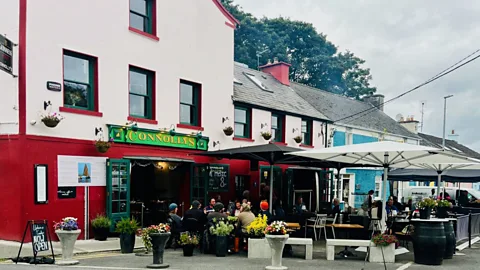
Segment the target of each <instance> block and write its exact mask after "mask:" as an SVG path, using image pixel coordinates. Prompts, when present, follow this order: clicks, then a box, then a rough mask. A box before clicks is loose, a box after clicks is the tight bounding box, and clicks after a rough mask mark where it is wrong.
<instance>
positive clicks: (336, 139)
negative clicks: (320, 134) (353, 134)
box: [333, 131, 345, 146]
mask: <svg viewBox="0 0 480 270" xmlns="http://www.w3.org/2000/svg"><path fill="white" fill-rule="evenodd" d="M344 145H345V132H343V131H335V134H333V146H344Z"/></svg>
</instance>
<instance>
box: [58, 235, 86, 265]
mask: <svg viewBox="0 0 480 270" xmlns="http://www.w3.org/2000/svg"><path fill="white" fill-rule="evenodd" d="M81 231H82V230H76V231H62V230H56V231H55V233H56V234H57V236H58V239H60V244H61V245H62V260H61V261H57V262H56V263H57V264H61V265H74V264H78V261H77V260H73V259H72V258H73V248H74V247H75V241H77V238H78V235H80V232H81Z"/></svg>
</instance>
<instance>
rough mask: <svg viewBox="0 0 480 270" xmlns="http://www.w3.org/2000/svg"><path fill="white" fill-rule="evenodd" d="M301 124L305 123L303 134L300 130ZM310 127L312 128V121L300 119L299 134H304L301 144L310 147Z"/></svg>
mask: <svg viewBox="0 0 480 270" xmlns="http://www.w3.org/2000/svg"><path fill="white" fill-rule="evenodd" d="M303 122H306V131H305V132H303V130H302V128H303ZM312 126H313V121H312V120H310V119H305V118H302V122H301V127H300V132H301V133H302V136H303V135H304V134H305V135H304V136H303V137H304V140H303V142H302V144H304V145H312Z"/></svg>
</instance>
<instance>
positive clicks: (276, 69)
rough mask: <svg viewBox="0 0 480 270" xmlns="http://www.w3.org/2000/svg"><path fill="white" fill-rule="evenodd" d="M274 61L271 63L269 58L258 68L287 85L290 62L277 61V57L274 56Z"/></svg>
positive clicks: (288, 83) (288, 82)
mask: <svg viewBox="0 0 480 270" xmlns="http://www.w3.org/2000/svg"><path fill="white" fill-rule="evenodd" d="M273 61H274V62H273V63H272V62H271V61H270V59H269V60H268V63H267V64H266V65H264V66H261V67H260V70H261V71H263V72H265V73H269V74H271V75H272V76H273V77H275V79H277V80H278V81H279V82H280V83H282V84H284V85H287V86H289V85H290V79H289V75H290V66H291V65H290V64H287V63H284V62H279V61H278V57H275V58H274V60H273Z"/></svg>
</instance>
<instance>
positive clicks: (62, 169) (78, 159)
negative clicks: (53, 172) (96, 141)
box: [57, 155, 107, 187]
mask: <svg viewBox="0 0 480 270" xmlns="http://www.w3.org/2000/svg"><path fill="white" fill-rule="evenodd" d="M57 164H58V168H57V171H58V186H59V187H82V186H105V185H106V177H107V171H106V166H107V165H106V164H107V158H105V157H87V156H60V155H59V156H58V157H57Z"/></svg>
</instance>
